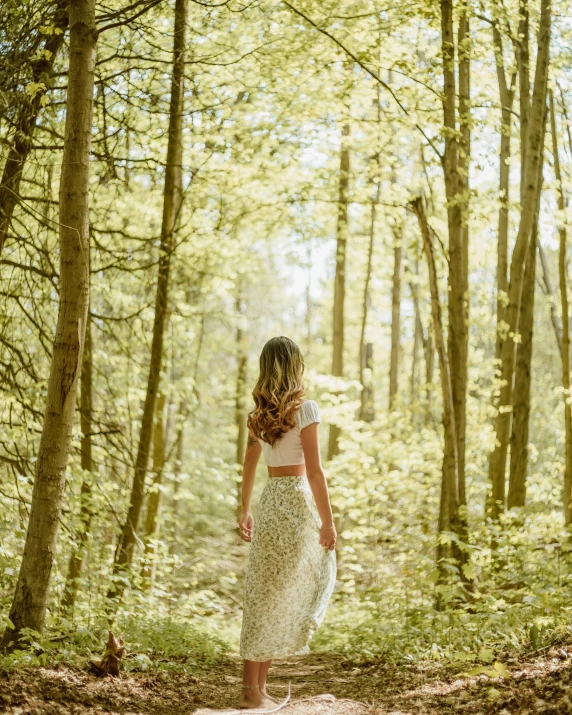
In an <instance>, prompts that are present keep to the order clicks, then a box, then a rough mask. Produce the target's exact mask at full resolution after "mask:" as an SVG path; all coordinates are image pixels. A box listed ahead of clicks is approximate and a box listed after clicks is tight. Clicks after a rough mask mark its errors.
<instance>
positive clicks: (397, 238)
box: [389, 231, 403, 410]
mask: <svg viewBox="0 0 572 715" xmlns="http://www.w3.org/2000/svg"><path fill="white" fill-rule="evenodd" d="M402 256H403V242H402V236H401V235H399V234H398V232H397V231H394V244H393V278H392V282H391V348H390V354H389V409H390V410H392V409H393V408H394V407H395V400H396V398H397V391H398V389H399V353H400V350H401V273H402V268H401V266H402Z"/></svg>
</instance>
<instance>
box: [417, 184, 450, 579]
mask: <svg viewBox="0 0 572 715" xmlns="http://www.w3.org/2000/svg"><path fill="white" fill-rule="evenodd" d="M411 207H412V209H413V211H414V212H415V215H416V216H417V220H418V222H419V229H420V232H421V237H422V239H423V251H424V253H425V257H426V259H427V268H428V273H429V290H430V293H431V314H432V317H433V330H434V334H435V347H436V349H437V356H438V360H439V375H440V379H441V392H442V396H443V428H444V437H445V444H444V451H443V464H442V478H441V497H440V503H439V522H438V531H439V534H440V535H441V534H443V533H444V532H454V533H456V534H459V533H461V532H462V525H461V523H460V515H459V506H460V500H459V462H458V456H457V436H456V434H455V428H456V423H455V408H454V401H453V385H452V380H451V368H450V362H449V354H448V351H447V345H446V341H445V334H444V328H443V317H442V313H443V311H442V308H441V300H440V298H439V280H438V275H437V264H436V261H435V252H434V248H433V242H432V238H431V229H430V226H429V222H428V220H427V213H426V211H425V205H424V202H423V199H422V198H421V197H419V196H418V197H416V198H415V199H414V200H413V201H412V202H411ZM448 555H449V549H448V547H447V543H446V541H445V540H444V539H441V538H440V539H439V540H438V543H437V554H436V560H437V565H438V568H439V573H440V579H441V581H445V580H446V575H447V569H446V563H445V559H446V557H447V556H448Z"/></svg>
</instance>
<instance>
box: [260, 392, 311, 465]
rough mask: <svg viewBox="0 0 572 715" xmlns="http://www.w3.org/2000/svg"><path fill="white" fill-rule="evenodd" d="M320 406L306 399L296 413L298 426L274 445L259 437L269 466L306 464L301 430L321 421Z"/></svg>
mask: <svg viewBox="0 0 572 715" xmlns="http://www.w3.org/2000/svg"><path fill="white" fill-rule="evenodd" d="M321 421H322V417H321V415H320V408H319V407H318V405H317V404H316V403H315V402H314V400H306V401H305V402H303V403H302V405H301V406H300V409H299V410H298V411H297V413H296V426H295V427H293V428H292V429H290V430H288V432H286V433H284V434H283V435H282V437H280V439H279V440H278V441H277V442H275V443H274V446H272V445H270V444H268V442H264V441H263V440H261V439H259V440H258V441H259V442H260V445H261V447H262V454H263V455H264V461H265V462H266V466H267V467H285V466H288V467H290V466H294V465H295V464H304V451H303V450H302V440H301V439H300V432H301V430H303V429H304V427H307V426H308V425H311V424H312V423H313V422H321Z"/></svg>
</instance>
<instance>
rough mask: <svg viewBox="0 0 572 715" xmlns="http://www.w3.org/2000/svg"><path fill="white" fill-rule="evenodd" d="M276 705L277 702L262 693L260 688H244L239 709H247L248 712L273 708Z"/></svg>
mask: <svg viewBox="0 0 572 715" xmlns="http://www.w3.org/2000/svg"><path fill="white" fill-rule="evenodd" d="M275 704H276V701H275V700H272V699H270V697H269V696H268V695H265V694H264V693H261V692H260V690H259V689H258V688H252V689H250V688H248V689H246V688H243V689H242V691H241V693H240V698H239V701H238V707H239V708H246V709H248V710H252V709H257V708H260V709H267V708H272V707H273V706H274V705H275Z"/></svg>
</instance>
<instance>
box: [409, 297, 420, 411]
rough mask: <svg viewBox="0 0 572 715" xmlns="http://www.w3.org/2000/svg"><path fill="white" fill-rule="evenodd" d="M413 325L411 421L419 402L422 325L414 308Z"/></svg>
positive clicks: (410, 387) (410, 390)
mask: <svg viewBox="0 0 572 715" xmlns="http://www.w3.org/2000/svg"><path fill="white" fill-rule="evenodd" d="M414 321H415V326H414V328H413V350H412V353H411V380H410V383H409V393H410V404H411V421H412V422H413V423H415V421H416V414H415V412H416V406H417V404H418V402H419V390H418V385H419V375H418V370H419V367H418V365H419V345H420V343H421V342H422V337H423V326H422V325H421V316H420V315H418V312H417V310H415V318H414Z"/></svg>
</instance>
